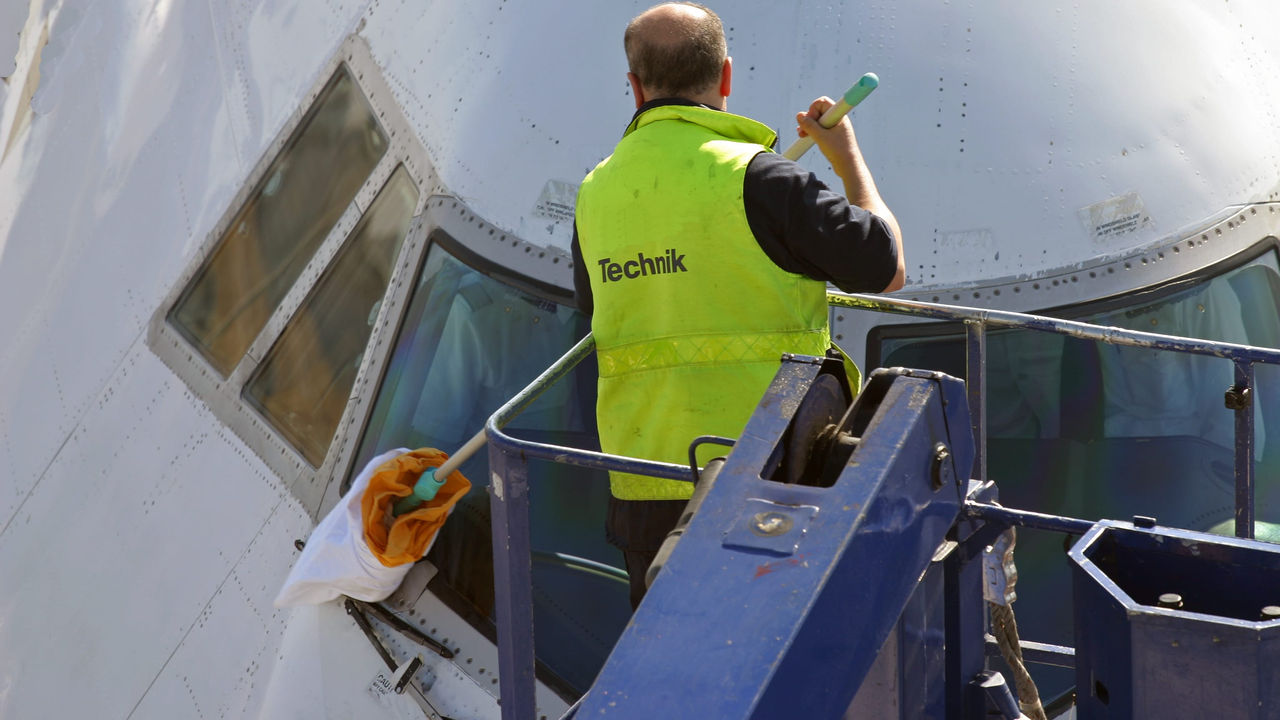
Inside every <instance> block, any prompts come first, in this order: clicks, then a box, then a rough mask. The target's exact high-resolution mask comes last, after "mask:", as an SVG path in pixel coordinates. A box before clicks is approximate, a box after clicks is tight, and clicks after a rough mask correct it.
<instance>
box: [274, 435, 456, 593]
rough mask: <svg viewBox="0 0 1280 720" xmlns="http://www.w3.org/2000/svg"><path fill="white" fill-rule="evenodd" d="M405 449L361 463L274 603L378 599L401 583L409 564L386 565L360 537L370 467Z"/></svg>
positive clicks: (305, 549)
mask: <svg viewBox="0 0 1280 720" xmlns="http://www.w3.org/2000/svg"><path fill="white" fill-rule="evenodd" d="M407 452H409V449H408V448H396V449H395V450H388V451H387V452H385V453H382V454H381V455H379V456H377V457H375V458H374V459H372V460H370V461H369V464H368V465H365V467H364V469H363V470H361V471H360V474H359V475H357V476H356V479H355V480H354V481H353V482H352V483H351V488H350V489H349V490H347V494H346V495H343V496H342V500H340V501H339V502H338V504H337V505H334V506H333V509H332V510H330V511H329V514H328V515H325V516H324V519H323V520H321V521H320V524H319V525H316V529H315V530H313V531H312V532H311V537H310V538H309V539H308V540H307V544H306V546H305V547H304V548H303V549H302V556H301V557H299V558H298V562H297V563H295V564H294V566H293V570H291V571H290V572H289V577H288V578H287V579H286V580H285V581H284V587H282V588H280V594H279V595H277V596H276V600H275V605H276V607H294V606H298V605H318V604H320V603H323V602H328V601H330V600H334V599H336V598H338V597H341V596H343V595H347V596H350V597H353V598H356V599H357V600H364V601H366V602H376V601H378V600H383V599H385V598H386V597H387V596H389V595H390V594H391V593H393V592H395V591H396V588H398V587H400V582H401V581H402V580H404V576H405V575H406V574H408V572H409V569H410V568H412V567H413V563H405V564H404V565H399V566H397V567H387V566H385V565H383V564H382V562H381V561H379V560H378V558H377V556H375V555H374V554H373V551H372V550H370V549H369V544H368V543H367V542H365V539H364V523H363V520H362V519H361V509H360V503H361V500H362V499H363V497H364V491H365V488H366V487H368V486H369V478H370V477H371V476H372V475H373V471H374V470H375V469H377V467H378V466H379V465H381V464H382V463H384V462H386V461H388V460H390V459H392V458H394V457H397V456H399V455H402V454H404V453H407ZM433 542H434V541H433ZM428 549H430V547H429V546H428Z"/></svg>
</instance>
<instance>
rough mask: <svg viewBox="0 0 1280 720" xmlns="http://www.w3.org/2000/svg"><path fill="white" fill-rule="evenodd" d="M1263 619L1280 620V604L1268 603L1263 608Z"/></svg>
mask: <svg viewBox="0 0 1280 720" xmlns="http://www.w3.org/2000/svg"><path fill="white" fill-rule="evenodd" d="M1262 619H1263V620H1280V605H1268V606H1266V607H1264V608H1262Z"/></svg>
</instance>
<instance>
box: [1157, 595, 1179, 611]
mask: <svg viewBox="0 0 1280 720" xmlns="http://www.w3.org/2000/svg"><path fill="white" fill-rule="evenodd" d="M1156 605H1158V606H1160V607H1162V608H1169V609H1170V610H1177V609H1179V608H1181V607H1182V596H1181V595H1179V594H1178V593H1164V594H1162V595H1161V596H1160V598H1159V599H1157V600H1156Z"/></svg>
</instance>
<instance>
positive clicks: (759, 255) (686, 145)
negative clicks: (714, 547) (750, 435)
mask: <svg viewBox="0 0 1280 720" xmlns="http://www.w3.org/2000/svg"><path fill="white" fill-rule="evenodd" d="M774 137H775V136H774V134H773V131H771V130H769V129H768V128H767V127H765V126H763V125H761V124H759V123H757V122H755V121H754V120H749V119H747V118H743V117H739V116H736V115H731V114H729V113H724V112H718V111H715V110H708V109H706V108H701V107H686V106H673V105H668V106H662V107H657V108H653V109H651V110H648V111H646V112H644V113H643V114H641V115H640V116H639V117H638V118H637V119H636V121H635V122H633V123H632V125H631V127H629V128H628V129H627V134H626V135H625V136H624V138H623V140H622V141H621V142H619V143H618V147H617V148H616V149H615V151H614V153H613V155H612V156H610V157H609V158H608V159H606V160H605V161H604V162H602V163H601V164H600V165H599V166H597V167H596V169H595V170H593V171H592V172H591V174H589V175H588V176H587V178H586V179H585V180H584V181H583V183H582V187H581V189H580V190H579V194H578V202H577V210H576V221H577V228H578V236H579V242H580V245H581V250H582V255H583V260H584V264H585V266H586V267H585V269H586V270H587V271H588V273H589V277H590V282H591V289H592V294H593V296H594V300H595V313H594V315H593V317H592V332H593V334H594V335H595V340H596V347H597V354H598V358H599V363H600V382H599V400H598V404H597V419H598V424H599V427H600V444H601V448H602V449H603V450H604V451H605V452H609V453H617V454H621V455H630V456H635V457H643V458H649V459H653V460H661V461H665V462H673V463H681V464H684V463H687V462H688V446H689V443H690V441H692V440H693V439H694V438H695V437H697V436H699V435H723V436H728V437H737V436H738V435H739V434H741V432H742V428H743V427H744V426H745V425H746V421H747V419H748V418H749V417H750V415H751V412H752V410H753V409H754V408H755V406H756V404H757V403H758V402H759V401H760V396H761V395H762V394H763V392H764V391H765V389H766V388H767V387H768V385H769V382H770V381H771V380H772V379H773V376H774V375H775V374H776V373H777V370H778V362H779V359H780V357H781V355H782V354H783V353H786V352H792V353H801V354H810V355H821V354H823V353H824V352H825V351H826V349H827V347H828V346H829V344H830V340H829V331H828V329H827V317H828V310H827V304H826V285H825V283H822V282H819V281H816V280H812V279H810V278H807V277H804V276H802V275H798V274H795V273H790V272H787V271H785V270H782V269H781V268H779V267H778V266H777V265H775V264H774V263H773V261H772V260H770V259H769V257H768V256H767V255H765V253H764V251H763V250H761V249H760V246H759V244H758V243H757V242H756V240H755V237H754V236H753V235H752V233H751V229H750V227H749V225H748V223H747V219H746V211H745V210H744V208H743V205H742V184H743V179H744V177H745V175H746V168H747V164H748V163H750V161H751V158H753V157H755V155H756V154H758V153H760V152H768V151H769V150H768V146H769V145H771V144H772V143H773V140H774ZM706 450H707V452H706V454H705V455H704V456H703V457H701V458H700V462H701V461H705V460H706V459H709V458H710V457H713V456H714V454H715V453H723V452H724V450H723V449H716V448H714V447H707V448H706ZM610 487H611V489H612V491H613V494H614V495H615V496H617V497H619V498H621V499H625V500H657V499H680V498H687V497H689V495H690V493H691V491H692V485H691V484H689V483H682V482H678V481H674V480H659V479H655V478H646V477H640V476H634V475H625V474H621V473H612V474H611V475H610Z"/></svg>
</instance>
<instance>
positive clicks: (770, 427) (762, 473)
mask: <svg viewBox="0 0 1280 720" xmlns="http://www.w3.org/2000/svg"><path fill="white" fill-rule="evenodd" d="M818 372H819V365H818V364H817V363H816V362H815V359H813V358H793V359H784V362H783V364H782V367H781V368H780V369H779V371H778V375H777V376H776V378H775V380H774V383H773V385H772V386H771V387H770V389H769V391H768V392H767V393H766V394H765V396H764V398H763V399H762V400H761V402H760V404H759V406H758V407H757V409H756V412H755V414H754V415H753V416H752V418H751V420H750V421H749V422H748V424H747V427H746V429H745V430H744V432H743V434H742V437H741V438H740V439H739V441H738V444H737V445H736V447H735V448H734V451H733V453H732V454H731V455H730V456H729V458H728V460H727V462H726V464H725V466H724V468H723V469H722V470H721V471H720V473H719V475H718V476H717V478H716V480H715V484H714V485H713V486H712V488H711V490H710V494H709V496H708V497H707V499H706V501H705V502H704V503H703V505H702V508H701V509H700V510H699V512H698V514H697V515H696V516H695V517H694V519H693V521H692V523H691V524H690V526H689V528H688V530H687V531H686V533H685V535H684V536H683V538H682V539H681V540H680V543H679V544H678V545H677V546H676V549H675V552H674V553H673V555H672V557H671V559H670V560H669V561H668V562H667V564H666V566H665V567H664V569H663V570H662V572H661V573H660V574H659V575H658V577H657V579H656V581H655V582H654V584H653V586H652V587H651V588H650V589H649V593H648V595H646V597H645V600H644V602H643V603H642V604H641V605H640V608H639V609H638V610H637V612H636V614H635V615H634V616H633V618H632V621H631V623H630V624H629V625H628V626H627V629H626V630H625V631H624V633H623V636H622V638H621V639H620V640H619V642H618V644H617V646H616V647H615V649H614V652H613V654H612V655H611V656H610V657H609V660H608V661H607V663H606V665H605V667H604V669H603V670H602V671H601V674H600V676H599V677H598V679H597V681H596V684H595V686H594V687H593V689H592V690H591V692H590V693H589V695H588V696H587V698H586V699H585V700H584V702H583V705H582V708H581V709H580V711H579V713H578V716H579V717H591V718H596V717H601V716H604V717H611V718H645V719H646V720H647V719H648V718H654V717H705V718H748V717H751V718H778V717H805V718H822V717H840V716H841V715H842V714H843V713H844V712H845V710H846V709H847V708H848V707H849V704H850V701H851V700H852V698H853V695H854V693H855V692H856V691H857V690H858V687H859V685H860V684H861V680H862V677H863V676H864V675H865V674H866V672H867V671H868V669H869V668H870V667H871V665H872V662H873V660H874V659H875V657H876V655H877V652H878V651H879V649H880V647H881V645H882V644H883V643H884V641H885V639H886V638H887V637H888V635H889V633H890V631H891V630H892V628H893V627H894V625H895V623H896V622H897V620H898V617H899V615H900V614H901V612H902V609H903V607H904V605H905V604H906V603H907V600H908V598H909V596H910V595H911V593H912V591H913V590H914V589H915V587H916V583H917V580H918V578H919V577H920V576H921V574H922V573H923V572H924V570H925V568H926V567H928V566H929V564H930V562H931V560H932V558H933V556H934V553H935V551H936V549H937V548H938V546H939V544H940V543H941V542H942V540H943V539H944V538H945V536H946V534H947V532H948V530H949V529H950V528H951V527H952V525H953V523H954V522H955V520H956V518H957V517H958V516H959V514H960V511H961V502H962V495H963V492H964V489H965V488H967V486H968V477H969V471H970V466H971V463H972V458H973V445H972V439H971V434H970V431H969V422H968V410H967V407H966V402H965V394H964V388H963V385H962V383H961V382H960V381H959V380H956V379H954V378H950V377H947V376H945V375H941V374H940V373H915V372H912V371H908V372H906V373H902V374H894V373H889V372H884V371H880V372H877V373H875V374H873V375H872V376H871V378H870V379H869V382H868V384H867V388H866V389H865V390H864V391H863V393H862V395H861V396H859V399H858V401H857V403H860V405H859V406H858V407H856V408H855V409H854V411H853V415H852V416H851V417H853V418H855V423H854V428H853V429H854V430H856V431H857V435H858V437H859V441H858V443H857V449H856V450H854V452H853V454H852V456H851V457H850V458H849V460H848V462H847V464H846V465H845V466H844V468H843V470H841V471H840V474H839V476H838V477H837V478H836V479H835V481H834V484H832V485H831V486H830V487H811V486H803V485H791V484H784V483H781V482H775V481H774V480H771V479H769V478H770V477H772V476H773V475H774V473H775V469H776V457H777V455H776V453H775V451H776V450H777V448H778V445H779V442H780V439H781V438H783V436H784V434H785V432H786V430H787V427H788V423H789V421H790V419H791V415H792V413H794V412H795V410H796V408H797V406H798V404H799V400H800V398H801V397H802V396H803V395H804V393H805V391H806V390H807V388H808V387H809V386H810V384H811V382H812V380H813V379H814V378H815V377H816V375H817V373H818ZM858 418H863V419H862V420H860V421H859V420H857V419H858ZM980 642H981V637H980V636H979V643H980ZM981 651H982V650H981V646H980V645H979V647H978V652H979V653H981Z"/></svg>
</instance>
